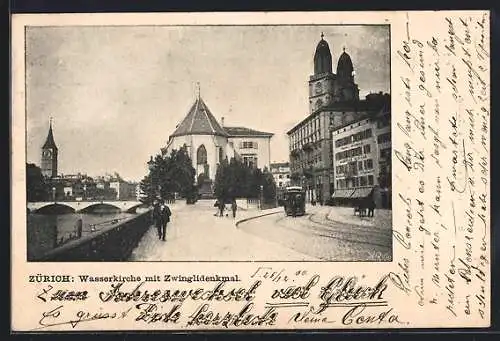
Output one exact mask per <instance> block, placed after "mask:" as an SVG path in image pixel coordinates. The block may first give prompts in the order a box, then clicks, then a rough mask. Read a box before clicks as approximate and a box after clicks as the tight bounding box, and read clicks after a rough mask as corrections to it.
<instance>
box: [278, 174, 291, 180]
mask: <svg viewBox="0 0 500 341" xmlns="http://www.w3.org/2000/svg"><path fill="white" fill-rule="evenodd" d="M286 178H287V179H290V174H287V175H286ZM278 179H283V174H280V175H278Z"/></svg>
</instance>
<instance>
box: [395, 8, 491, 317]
mask: <svg viewBox="0 0 500 341" xmlns="http://www.w3.org/2000/svg"><path fill="white" fill-rule="evenodd" d="M425 15H427V14H425ZM431 22H432V24H430V23H429V24H428V25H429V26H428V27H431V26H432V27H433V28H432V29H429V30H425V29H424V30H422V29H421V27H416V26H414V19H413V18H412V16H408V17H407V19H406V27H405V31H404V35H405V37H403V39H402V41H400V42H399V46H397V54H396V55H397V58H396V60H395V61H394V62H395V63H397V64H398V65H399V66H400V67H401V71H402V72H401V74H399V75H398V76H399V81H398V82H397V83H396V84H395V88H396V89H397V90H396V92H397V93H398V94H400V95H401V96H402V98H404V100H403V101H401V102H400V103H399V108H400V110H401V112H403V113H404V115H393V117H395V120H396V126H397V127H398V129H396V130H395V136H396V137H395V138H396V139H400V141H401V143H398V146H395V148H394V155H395V162H394V167H395V170H396V174H399V175H398V177H397V178H396V180H397V182H398V183H399V185H398V183H396V184H394V187H395V188H398V193H396V196H395V204H396V205H395V206H394V207H393V209H394V210H395V212H400V213H401V219H400V220H399V221H400V223H399V224H397V223H395V225H394V231H393V233H394V237H395V240H396V250H395V252H396V254H399V255H401V258H399V259H398V260H396V262H397V263H398V268H399V269H398V271H396V272H395V276H397V278H399V279H400V280H401V283H402V285H401V288H400V289H402V291H403V292H404V294H405V295H407V300H408V304H416V305H418V306H419V307H421V310H422V311H430V310H429V309H431V310H432V311H433V312H435V315H434V316H435V317H436V316H437V317H440V318H441V319H442V321H443V323H445V324H446V323H451V324H457V322H448V321H461V322H459V323H458V325H460V323H462V324H464V325H467V324H468V323H470V324H474V323H475V322H478V321H485V322H486V323H485V324H486V325H488V323H489V313H488V303H487V299H486V296H488V297H489V283H488V281H489V259H490V258H489V257H490V253H489V209H488V204H487V202H488V200H489V196H490V193H489V117H490V109H489V108H490V99H489V45H488V38H487V37H488V31H489V28H488V22H489V18H488V14H487V13H479V12H476V13H474V14H473V15H471V14H470V13H460V12H450V13H446V14H445V13H443V16H436V17H433V19H431ZM464 321H465V322H464Z"/></svg>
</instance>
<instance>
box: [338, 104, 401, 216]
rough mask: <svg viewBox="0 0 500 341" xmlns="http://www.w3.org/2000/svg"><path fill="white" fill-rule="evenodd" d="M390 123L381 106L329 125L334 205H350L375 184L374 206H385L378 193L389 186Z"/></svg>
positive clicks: (385, 111)
mask: <svg viewBox="0 0 500 341" xmlns="http://www.w3.org/2000/svg"><path fill="white" fill-rule="evenodd" d="M390 122H391V121H390V111H389V110H388V108H382V110H381V111H380V112H378V113H377V114H374V115H370V114H365V115H361V116H359V117H356V118H353V120H352V121H349V122H346V123H345V124H343V125H340V126H335V127H332V150H333V155H334V158H333V166H334V167H333V174H334V175H333V177H334V179H335V192H334V194H333V196H332V197H333V199H334V201H335V203H336V204H352V203H353V202H354V200H356V199H359V198H363V197H366V196H367V195H368V194H369V193H370V192H371V191H372V189H373V188H374V187H376V188H379V190H377V192H376V197H375V198H376V202H377V206H379V207H382V206H385V207H386V206H387V205H388V204H387V202H386V201H385V200H386V198H385V199H384V198H382V195H383V193H384V192H387V191H388V187H390V180H389V177H390V157H391V152H390V148H391V131H390Z"/></svg>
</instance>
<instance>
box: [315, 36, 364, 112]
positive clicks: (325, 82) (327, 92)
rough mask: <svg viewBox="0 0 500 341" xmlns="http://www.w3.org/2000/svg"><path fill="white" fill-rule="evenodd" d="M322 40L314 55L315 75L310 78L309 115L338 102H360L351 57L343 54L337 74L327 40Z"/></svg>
mask: <svg viewBox="0 0 500 341" xmlns="http://www.w3.org/2000/svg"><path fill="white" fill-rule="evenodd" d="M323 38H324V35H323V33H322V34H321V40H320V41H319V43H318V45H317V46H316V52H315V53H314V74H313V75H312V76H310V78H309V113H311V114H312V113H314V112H316V111H318V110H320V109H321V108H323V107H327V106H329V105H331V104H333V103H336V102H344V101H347V102H348V101H356V100H359V89H358V86H357V84H356V83H354V68H353V65H352V61H351V57H350V56H349V55H348V54H347V53H346V52H345V49H344V52H343V53H342V54H341V56H340V58H339V60H338V64H337V74H335V73H333V70H332V53H331V51H330V47H329V46H328V43H327V42H326V40H324V39H323Z"/></svg>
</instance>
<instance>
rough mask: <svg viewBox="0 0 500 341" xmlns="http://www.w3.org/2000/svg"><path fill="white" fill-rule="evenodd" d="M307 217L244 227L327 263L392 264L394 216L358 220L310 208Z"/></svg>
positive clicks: (342, 211) (385, 213)
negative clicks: (389, 262) (362, 262)
mask: <svg viewBox="0 0 500 341" xmlns="http://www.w3.org/2000/svg"><path fill="white" fill-rule="evenodd" d="M306 211H307V213H306V215H305V216H303V217H296V218H293V217H286V216H285V214H284V213H281V214H277V215H273V216H267V217H262V218H259V219H257V220H250V221H248V222H247V223H243V224H240V225H239V226H240V228H241V229H242V230H244V231H246V232H248V233H249V234H252V235H258V236H260V237H262V238H265V239H266V240H270V241H275V242H277V243H279V244H281V245H283V246H286V247H288V248H290V249H292V250H295V251H298V252H300V253H304V254H307V255H310V256H313V257H315V258H318V259H321V260H324V261H390V260H391V259H392V234H391V226H392V224H391V222H392V216H391V214H392V212H391V211H389V210H377V211H376V212H375V217H374V218H368V217H363V218H360V217H359V216H354V214H353V209H352V208H345V207H329V206H314V207H313V206H308V207H307V209H306Z"/></svg>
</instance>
